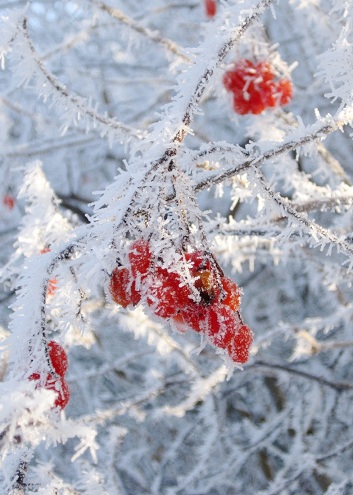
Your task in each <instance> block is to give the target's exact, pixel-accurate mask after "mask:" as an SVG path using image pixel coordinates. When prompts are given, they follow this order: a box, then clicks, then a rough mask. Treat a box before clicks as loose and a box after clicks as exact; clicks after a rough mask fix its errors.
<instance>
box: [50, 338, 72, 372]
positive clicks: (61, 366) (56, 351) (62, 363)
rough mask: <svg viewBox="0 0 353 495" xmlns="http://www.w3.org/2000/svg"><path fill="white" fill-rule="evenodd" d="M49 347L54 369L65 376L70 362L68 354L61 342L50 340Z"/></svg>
mask: <svg viewBox="0 0 353 495" xmlns="http://www.w3.org/2000/svg"><path fill="white" fill-rule="evenodd" d="M48 349H49V359H50V362H51V364H52V366H53V368H54V371H55V372H56V373H57V374H58V375H60V376H64V375H65V373H66V371H67V367H68V364H69V361H68V358H67V354H66V352H65V350H64V349H63V348H62V347H61V345H60V344H58V343H57V342H55V341H54V340H51V341H50V342H48Z"/></svg>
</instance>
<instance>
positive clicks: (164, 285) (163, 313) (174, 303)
mask: <svg viewBox="0 0 353 495" xmlns="http://www.w3.org/2000/svg"><path fill="white" fill-rule="evenodd" d="M149 283H150V285H149V287H148V291H147V303H148V305H149V306H150V307H151V308H152V309H153V311H154V313H155V314H156V315H157V316H160V317H161V318H169V317H171V316H173V315H175V314H176V313H177V312H178V310H179V308H183V307H185V306H188V305H189V304H190V302H191V299H190V297H189V296H190V290H189V288H188V286H187V285H186V284H182V280H181V278H180V276H179V275H178V274H177V273H174V272H170V271H168V270H167V269H165V268H160V267H158V268H157V269H156V270H155V272H154V274H153V277H152V280H149Z"/></svg>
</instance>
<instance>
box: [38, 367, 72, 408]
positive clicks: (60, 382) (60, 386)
mask: <svg viewBox="0 0 353 495" xmlns="http://www.w3.org/2000/svg"><path fill="white" fill-rule="evenodd" d="M43 378H44V380H43V383H41V382H42V377H41V375H40V373H32V375H31V376H30V377H29V380H34V381H38V383H37V384H36V388H39V387H41V386H44V388H45V389H47V390H54V392H56V394H57V397H56V399H55V402H54V406H53V407H59V408H60V409H64V407H66V406H67V404H68V402H69V400H70V390H69V387H68V385H67V383H66V382H65V380H64V378H61V377H60V378H56V377H53V375H52V374H51V373H47V374H45V375H44V377H43Z"/></svg>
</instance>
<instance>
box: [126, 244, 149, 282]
mask: <svg viewBox="0 0 353 495" xmlns="http://www.w3.org/2000/svg"><path fill="white" fill-rule="evenodd" d="M129 261H130V265H131V272H132V275H133V277H134V278H136V277H137V276H138V275H139V274H140V275H146V274H147V272H148V269H149V267H150V264H151V251H150V246H149V243H148V241H145V240H144V239H139V240H138V241H135V242H134V243H133V244H132V245H131V247H130V251H129Z"/></svg>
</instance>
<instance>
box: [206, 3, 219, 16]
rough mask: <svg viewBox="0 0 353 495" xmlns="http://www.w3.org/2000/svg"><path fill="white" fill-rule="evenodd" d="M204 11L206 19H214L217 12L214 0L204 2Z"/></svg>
mask: <svg viewBox="0 0 353 495" xmlns="http://www.w3.org/2000/svg"><path fill="white" fill-rule="evenodd" d="M205 10H206V15H207V17H214V16H215V15H216V11H217V4H216V1H215V0H205Z"/></svg>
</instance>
